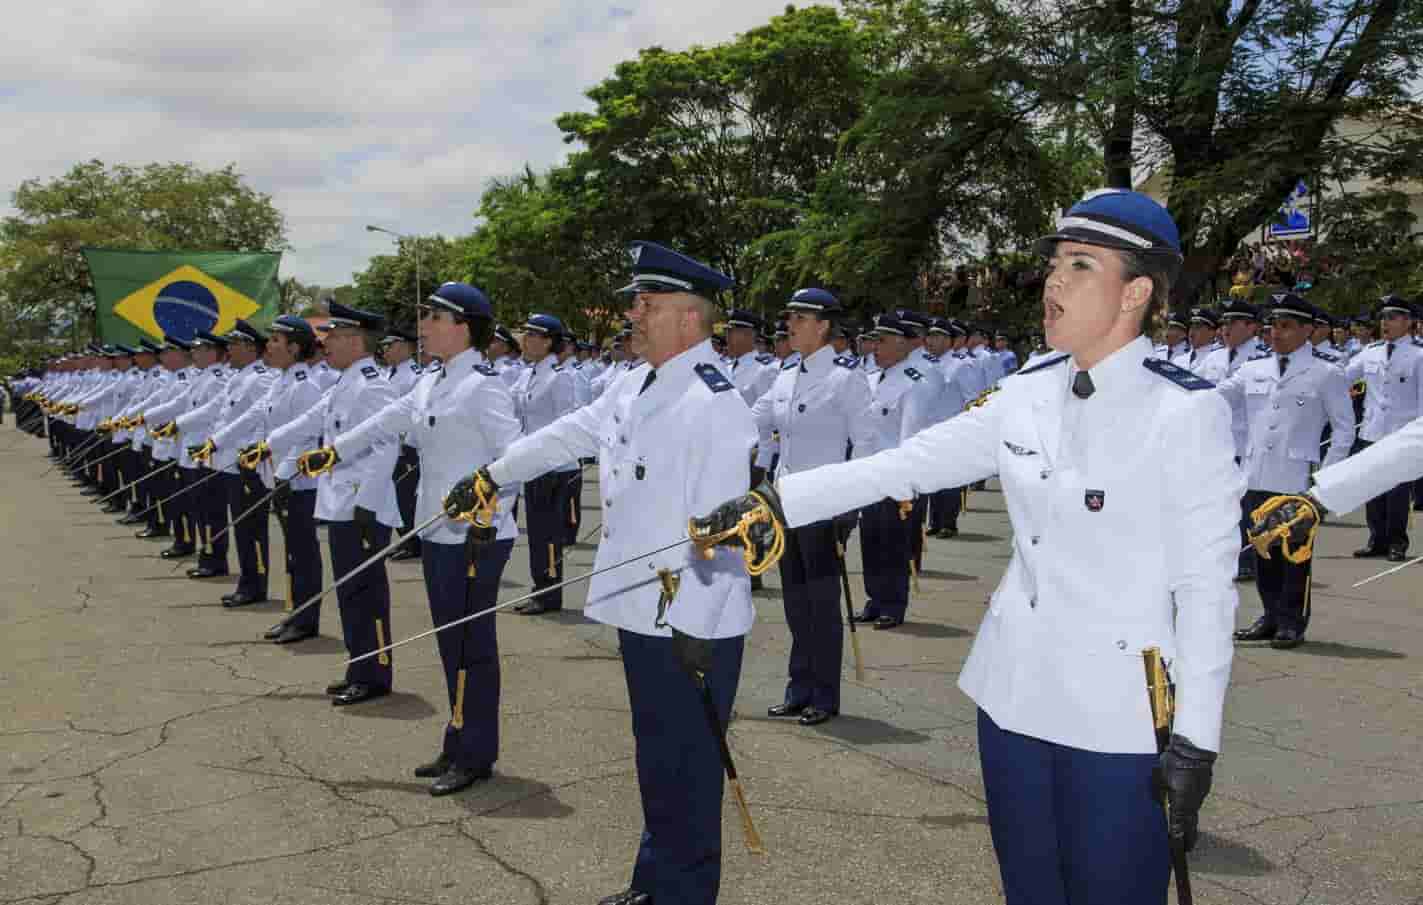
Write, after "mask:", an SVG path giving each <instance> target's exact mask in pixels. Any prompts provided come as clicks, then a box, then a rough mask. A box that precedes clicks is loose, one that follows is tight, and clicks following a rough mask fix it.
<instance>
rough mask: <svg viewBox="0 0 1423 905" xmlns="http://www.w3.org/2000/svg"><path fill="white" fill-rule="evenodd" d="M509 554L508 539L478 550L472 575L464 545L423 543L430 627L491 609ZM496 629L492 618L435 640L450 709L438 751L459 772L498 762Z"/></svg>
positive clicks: (479, 620) (451, 630) (472, 623)
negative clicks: (459, 770) (462, 675)
mask: <svg viewBox="0 0 1423 905" xmlns="http://www.w3.org/2000/svg"><path fill="white" fill-rule="evenodd" d="M513 549H514V539H513V538H509V539H508V540H501V541H494V542H492V543H487V544H483V545H481V546H480V547H479V548H478V554H477V555H478V559H476V560H475V562H474V564H473V565H474V568H473V570H471V569H470V562H469V554H468V553H467V552H466V548H465V545H464V544H437V543H434V542H432V541H425V542H424V543H422V544H421V545H420V556H421V560H422V562H423V564H424V567H425V592H426V594H428V595H429V597H430V618H431V620H432V621H433V622H434V624H435V625H443V624H444V623H446V622H450V621H452V620H455V619H459V618H460V617H461V616H468V615H469V614H470V613H477V612H479V611H480V610H484V609H488V608H489V607H491V606H493V605H494V604H495V602H496V598H497V597H498V596H499V579H500V578H501V577H502V576H503V574H504V566H505V565H506V564H507V563H508V562H509V552H510V551H511V550H513ZM497 625H498V620H496V619H495V618H494V617H493V616H485V617H482V618H479V619H475V620H473V621H471V622H466V623H465V624H464V625H462V626H460V627H459V628H453V629H450V630H449V631H444V632H440V633H439V634H438V635H436V636H435V641H436V643H437V644H438V645H439V648H440V663H441V664H442V665H443V666H444V668H445V691H446V692H447V695H448V697H449V704H450V721H449V722H448V723H446V724H445V738H444V742H443V747H442V749H441V750H442V751H443V752H444V755H445V756H446V757H447V758H449V759H450V761H451V762H452V763H453V764H454V765H455V766H456V767H460V768H462V769H471V770H474V769H481V768H484V767H490V766H493V764H494V762H495V761H496V760H498V759H499V635H498V632H497V631H496V630H495V627H496V626H497ZM460 673H464V694H463V696H460V695H459V684H460V682H459V679H460Z"/></svg>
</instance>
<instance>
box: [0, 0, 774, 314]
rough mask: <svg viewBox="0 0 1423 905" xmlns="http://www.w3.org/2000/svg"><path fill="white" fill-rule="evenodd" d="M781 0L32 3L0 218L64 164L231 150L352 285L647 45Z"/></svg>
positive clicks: (15, 12) (308, 254) (24, 11)
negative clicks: (376, 259) (25, 189)
mask: <svg viewBox="0 0 1423 905" xmlns="http://www.w3.org/2000/svg"><path fill="white" fill-rule="evenodd" d="M784 7H785V0H720V2H713V3H707V2H691V0H672V2H662V3H656V2H643V0H614V2H612V3H594V2H581V3H580V2H576V0H493V2H482V3H478V4H473V3H466V4H459V3H443V2H424V0H401V2H391V3H380V2H369V0H326V2H313V0H283V2H273V0H250V2H242V3H233V2H231V0H221V2H211V0H107V2H105V3H102V4H95V3H92V2H84V3H76V2H71V0H41V2H31V3H28V4H24V5H16V6H15V7H14V8H12V9H11V11H10V15H9V22H10V26H11V27H10V28H9V30H8V34H9V38H8V39H7V41H6V48H5V53H4V54H2V55H0V117H3V122H4V123H5V129H6V133H7V134H6V142H5V148H4V150H3V152H0V154H3V157H0V160H3V166H0V189H3V202H4V205H3V207H0V214H8V213H13V209H12V208H11V207H10V206H9V201H10V193H11V192H13V191H14V189H15V187H16V186H17V185H18V184H19V183H20V182H21V181H22V180H25V179H48V178H53V177H55V176H59V175H61V174H63V173H64V172H65V171H67V170H68V169H69V168H70V167H71V166H73V165H74V164H75V163H78V162H81V161H85V160H89V159H92V158H97V159H100V160H102V161H104V162H105V163H108V164H115V163H131V164H144V163H149V162H155V161H156V162H169V161H181V162H188V163H193V164H196V165H198V166H201V167H205V168H218V167H221V166H224V165H226V164H228V163H233V164H236V166H237V169H238V171H239V172H240V173H242V174H243V176H244V177H245V178H246V180H247V182H248V184H249V185H251V186H252V187H253V188H255V189H257V190H258V191H262V192H266V193H268V194H270V195H271V196H272V198H273V200H274V202H275V203H276V205H277V207H278V208H279V209H280V210H281V211H282V212H283V213H284V214H285V215H286V218H287V234H288V240H289V241H290V243H291V245H292V249H291V250H290V251H288V252H287V253H286V255H285V257H284V260H283V266H282V275H283V276H284V277H289V276H295V277H297V278H298V279H300V280H301V281H302V282H304V283H316V284H319V285H323V286H335V285H341V284H344V283H347V282H350V279H351V274H352V273H353V272H355V271H358V270H361V269H363V268H364V267H365V263H366V261H367V259H368V258H369V257H370V256H372V255H376V254H385V253H388V252H389V251H390V250H391V248H392V240H391V239H390V238H389V237H386V236H382V235H380V234H378V233H369V232H367V231H366V230H365V225H366V224H368V223H370V224H377V225H380V226H384V227H387V228H389V229H392V230H395V231H397V232H402V233H407V234H418V235H430V234H434V233H441V234H444V235H447V236H449V235H456V234H461V233H467V232H469V231H470V230H471V229H473V226H474V221H473V214H474V211H475V209H476V207H477V206H478V202H479V195H480V192H481V191H482V189H483V187H484V186H485V185H486V184H487V183H488V181H489V180H490V179H491V178H494V177H498V176H504V175H508V174H511V173H515V172H517V171H518V170H519V169H521V168H522V166H523V165H524V163H525V162H527V163H529V164H532V165H533V166H534V167H535V169H541V168H544V167H547V166H548V165H550V164H552V163H554V162H556V161H558V160H559V159H561V158H562V157H563V155H564V154H565V153H566V152H567V151H568V147H567V146H565V145H564V144H563V142H562V137H561V135H560V133H559V131H558V129H557V128H556V127H555V126H554V124H553V119H554V117H555V116H557V115H558V114H559V113H562V112H565V111H570V110H583V109H591V104H590V103H589V102H588V101H587V99H586V98H584V97H583V92H584V91H585V90H586V89H587V88H589V87H591V86H592V85H594V84H595V83H596V82H598V81H599V80H601V79H602V78H604V77H605V76H607V75H608V74H610V73H611V71H612V68H613V66H614V65H615V64H616V63H618V62H619V61H621V60H625V59H631V58H633V57H634V56H636V54H637V51H638V50H639V49H640V48H643V47H649V46H654V45H660V46H662V47H666V48H669V49H682V48H685V47H687V46H690V45H692V44H715V43H718V42H720V41H723V40H725V39H727V38H730V37H732V36H733V35H734V34H737V33H740V32H744V31H746V30H748V29H750V28H754V27H756V26H757V25H760V24H762V23H764V22H766V21H768V20H769V19H770V18H771V17H772V16H774V15H776V14H777V13H779V12H781V11H782V10H783V9H784Z"/></svg>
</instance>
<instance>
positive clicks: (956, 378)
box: [939, 352, 983, 420]
mask: <svg viewBox="0 0 1423 905" xmlns="http://www.w3.org/2000/svg"><path fill="white" fill-rule="evenodd" d="M939 373H941V374H942V375H943V376H944V392H943V396H942V397H940V400H939V406H940V410H941V412H942V414H943V418H941V419H940V420H948V419H949V418H952V417H954V416H955V415H962V414H963V411H964V406H966V405H968V404H969V403H970V402H972V401H973V400H975V399H977V398H978V394H979V393H982V392H983V388H981V387H979V386H978V375H977V373H976V372H975V370H974V368H973V365H972V364H971V363H970V362H969V360H968V358H967V357H966V356H959V355H958V354H956V353H953V352H948V353H946V354H944V355H941V356H940V357H939Z"/></svg>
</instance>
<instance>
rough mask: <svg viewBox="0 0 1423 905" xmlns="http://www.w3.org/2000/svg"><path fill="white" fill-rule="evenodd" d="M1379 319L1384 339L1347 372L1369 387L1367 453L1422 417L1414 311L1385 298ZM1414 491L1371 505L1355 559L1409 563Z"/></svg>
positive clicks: (1362, 436)
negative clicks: (1365, 537)
mask: <svg viewBox="0 0 1423 905" xmlns="http://www.w3.org/2000/svg"><path fill="white" fill-rule="evenodd" d="M1378 316H1379V319H1380V328H1381V329H1382V331H1383V337H1384V338H1383V339H1381V340H1379V341H1378V342H1375V343H1371V344H1370V345H1368V346H1367V347H1365V348H1364V350H1363V351H1361V352H1360V353H1359V354H1358V355H1355V356H1354V358H1353V359H1351V360H1350V362H1349V365H1348V367H1347V368H1346V369H1345V375H1346V376H1347V377H1348V378H1349V381H1350V383H1353V382H1354V381H1356V380H1363V381H1364V383H1365V384H1366V386H1367V389H1366V390H1365V391H1364V420H1363V423H1362V424H1360V426H1359V439H1358V443H1357V444H1356V449H1367V448H1368V447H1369V444H1371V443H1377V442H1378V441H1380V440H1382V439H1383V438H1384V437H1387V436H1388V435H1389V434H1391V433H1393V432H1394V431H1396V430H1398V429H1399V428H1401V427H1403V425H1405V424H1407V423H1408V422H1410V421H1412V420H1413V419H1414V418H1417V417H1418V416H1419V415H1423V349H1420V348H1419V347H1418V346H1415V345H1414V344H1413V343H1412V341H1411V340H1410V337H1409V330H1410V328H1411V327H1412V326H1413V308H1412V306H1410V305H1409V304H1408V302H1406V301H1404V300H1403V299H1402V298H1400V297H1399V296H1397V295H1386V296H1384V297H1383V298H1382V299H1381V300H1380V301H1379V308H1378ZM1411 491H1412V485H1411V484H1409V483H1403V484H1399V485H1398V486H1397V487H1394V488H1393V489H1391V490H1390V491H1388V492H1387V493H1383V494H1379V496H1377V497H1375V498H1374V499H1372V500H1370V501H1369V505H1368V507H1367V510H1366V511H1367V515H1368V523H1369V542H1368V544H1367V545H1365V546H1364V547H1363V548H1362V549H1360V550H1356V551H1354V555H1355V556H1357V557H1360V558H1367V557H1374V556H1387V557H1388V559H1389V560H1390V561H1391V562H1403V560H1404V559H1406V558H1407V554H1408V510H1409V495H1410V493H1411Z"/></svg>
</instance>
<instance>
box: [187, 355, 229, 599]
mask: <svg viewBox="0 0 1423 905" xmlns="http://www.w3.org/2000/svg"><path fill="white" fill-rule="evenodd" d="M193 367H194V368H195V369H196V370H197V371H198V375H197V376H196V377H195V378H194V379H193V389H192V391H191V392H189V393H188V398H187V403H186V405H187V410H186V411H184V412H182V413H180V414H178V415H177V416H175V417H174V419H173V423H174V426H175V427H176V429H177V432H178V446H179V447H180V449H181V453H180V455H179V459H178V461H179V471H180V472H181V473H182V475H183V481H184V483H185V484H186V485H187V486H188V487H190V488H192V489H191V490H189V491H188V492H187V493H185V494H184V496H183V499H184V502H185V503H186V504H187V505H186V510H187V513H188V516H189V518H190V520H191V521H192V524H193V534H194V536H195V537H196V539H197V552H198V563H197V565H196V566H195V567H193V568H191V569H189V570H188V577H189V578H214V577H217V576H220V575H226V574H227V549H226V547H225V546H224V547H223V556H222V559H221V567H219V566H218V562H219V560H218V558H217V556H216V555H215V553H214V551H213V548H212V540H213V537H214V535H216V534H217V533H218V532H219V531H221V530H222V529H223V528H224V527H226V524H227V520H226V519H225V518H223V519H221V524H218V525H217V526H216V527H214V522H217V521H218V520H219V519H218V517H216V516H215V510H217V509H218V508H219V507H222V508H223V509H224V511H225V507H223V506H222V502H223V501H224V500H225V494H224V493H223V488H222V487H221V486H219V485H218V484H217V480H216V479H213V480H206V479H207V478H209V477H211V476H212V474H213V471H212V469H211V468H208V467H207V465H206V463H205V462H204V461H203V459H201V458H195V457H194V455H193V454H194V453H195V452H199V453H201V450H202V448H203V441H205V440H206V439H207V438H208V437H209V436H210V435H211V434H212V428H213V420H214V417H215V410H216V407H217V406H220V405H221V403H222V401H223V400H225V399H226V398H227V382H228V380H229V379H230V378H231V372H230V371H229V369H228V366H227V340H226V339H224V338H222V337H220V336H217V335H215V334H213V333H211V332H209V331H207V330H197V331H194V333H193ZM200 413H201V414H200ZM199 481H203V482H204V483H203V484H202V486H201V487H199V486H196V485H197V482H199ZM226 540H227V539H226V538H225V537H224V538H222V539H221V540H220V541H219V542H220V543H224V544H225V542H226Z"/></svg>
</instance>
